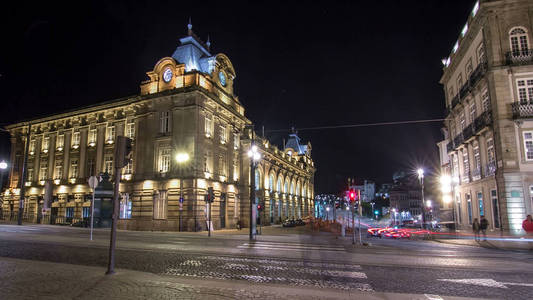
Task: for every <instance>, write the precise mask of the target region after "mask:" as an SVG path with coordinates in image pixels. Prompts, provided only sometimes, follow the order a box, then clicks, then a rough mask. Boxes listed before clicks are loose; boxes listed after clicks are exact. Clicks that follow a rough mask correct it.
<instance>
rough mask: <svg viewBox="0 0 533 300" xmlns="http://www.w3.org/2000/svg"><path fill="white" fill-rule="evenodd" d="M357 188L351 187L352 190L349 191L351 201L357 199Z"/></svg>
mask: <svg viewBox="0 0 533 300" xmlns="http://www.w3.org/2000/svg"><path fill="white" fill-rule="evenodd" d="M355 195H356V194H355V190H353V189H351V190H350V192H349V193H348V197H349V198H350V202H352V201H355V197H356V196H355Z"/></svg>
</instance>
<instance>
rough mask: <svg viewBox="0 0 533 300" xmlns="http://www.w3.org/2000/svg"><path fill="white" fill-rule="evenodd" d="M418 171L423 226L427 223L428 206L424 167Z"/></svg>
mask: <svg viewBox="0 0 533 300" xmlns="http://www.w3.org/2000/svg"><path fill="white" fill-rule="evenodd" d="M416 172H417V173H418V181H419V182H420V188H421V192H422V205H421V208H422V228H424V227H425V225H426V208H425V207H424V202H425V199H424V169H422V168H420V169H418V170H417V171H416Z"/></svg>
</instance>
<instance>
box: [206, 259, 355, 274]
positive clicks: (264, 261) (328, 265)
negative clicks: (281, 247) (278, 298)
mask: <svg viewBox="0 0 533 300" xmlns="http://www.w3.org/2000/svg"><path fill="white" fill-rule="evenodd" d="M200 258H201V259H216V260H224V261H232V262H235V261H238V262H251V263H261V264H267V265H269V266H272V265H285V266H289V267H294V266H298V267H308V268H309V267H315V268H323V269H343V270H352V271H359V270H361V266H360V265H350V264H336V263H317V262H302V261H288V260H287V261H280V260H273V259H253V258H246V257H226V256H203V257H200Z"/></svg>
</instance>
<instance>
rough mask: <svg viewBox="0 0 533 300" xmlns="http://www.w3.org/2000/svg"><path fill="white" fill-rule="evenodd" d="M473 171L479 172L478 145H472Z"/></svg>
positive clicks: (479, 157)
mask: <svg viewBox="0 0 533 300" xmlns="http://www.w3.org/2000/svg"><path fill="white" fill-rule="evenodd" d="M474 170H476V171H477V172H479V171H480V170H481V156H480V155H479V145H478V143H474Z"/></svg>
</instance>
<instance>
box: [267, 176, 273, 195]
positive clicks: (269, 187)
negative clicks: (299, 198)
mask: <svg viewBox="0 0 533 300" xmlns="http://www.w3.org/2000/svg"><path fill="white" fill-rule="evenodd" d="M268 190H269V191H270V192H271V193H272V192H273V191H274V175H272V174H270V177H269V178H268Z"/></svg>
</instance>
